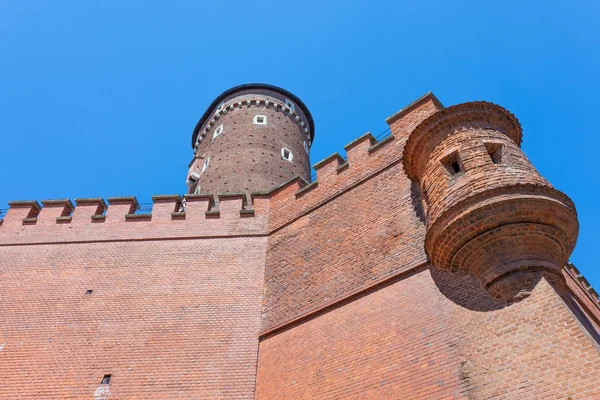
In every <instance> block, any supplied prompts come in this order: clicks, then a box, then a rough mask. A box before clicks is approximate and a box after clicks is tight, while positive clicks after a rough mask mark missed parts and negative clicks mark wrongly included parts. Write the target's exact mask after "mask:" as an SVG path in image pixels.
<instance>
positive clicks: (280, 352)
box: [0, 85, 600, 400]
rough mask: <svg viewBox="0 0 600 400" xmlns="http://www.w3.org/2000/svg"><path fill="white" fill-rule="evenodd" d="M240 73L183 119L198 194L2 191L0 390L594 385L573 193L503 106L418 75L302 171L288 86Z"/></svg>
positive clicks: (198, 391)
mask: <svg viewBox="0 0 600 400" xmlns="http://www.w3.org/2000/svg"><path fill="white" fill-rule="evenodd" d="M256 86H257V85H253V88H248V87H244V88H243V90H242V89H240V90H234V91H233V92H232V93H229V92H226V93H229V94H228V95H227V96H225V97H223V98H222V100H223V105H222V108H221V109H217V107H218V105H214V104H213V105H214V109H211V110H208V112H209V114H206V115H208V116H209V117H210V118H209V119H204V117H203V118H202V119H201V122H202V124H204V125H202V124H200V123H199V125H202V126H197V129H195V130H194V140H195V138H196V137H203V139H202V140H201V141H200V142H199V143H200V144H199V146H197V148H196V153H195V156H194V160H193V161H192V163H191V164H190V172H193V171H196V172H201V164H199V163H201V161H202V160H203V158H202V157H203V156H204V153H207V157H208V156H209V155H208V153H210V157H211V161H210V164H209V168H208V169H207V170H206V171H205V173H204V174H201V175H202V178H201V181H200V189H201V191H203V192H204V191H209V192H211V193H209V194H191V193H190V194H188V195H186V196H185V197H183V198H182V197H180V196H178V195H162V196H155V197H154V198H153V200H154V205H153V208H152V211H151V213H148V214H139V213H137V212H136V208H137V201H136V200H135V198H133V197H119V198H110V199H108V201H105V200H103V199H99V198H94V199H76V201H75V202H74V203H73V202H71V201H70V200H68V199H58V200H48V201H42V202H41V203H42V205H43V207H42V205H40V204H39V203H38V202H36V201H16V202H11V203H10V206H11V207H10V210H9V211H8V213H7V215H6V217H5V218H4V220H2V221H1V223H0V282H1V285H0V309H1V310H2V314H1V317H0V378H1V384H0V398H2V399H4V398H24V399H28V398H32V399H33V398H47V399H60V398H93V399H95V400H112V399H150V398H161V399H168V398H170V399H202V398H205V399H215V398H220V399H252V398H255V399H366V398H368V399H379V398H383V399H525V400H527V399H532V400H533V399H571V400H574V399H600V397H599V396H600V378H599V377H600V344H599V343H600V300H598V298H597V293H596V292H595V291H594V290H593V289H592V288H591V287H590V286H589V284H588V283H587V281H586V280H585V278H584V277H583V276H581V274H580V273H579V271H577V269H576V268H575V267H574V266H573V265H572V264H567V265H566V266H565V263H567V258H568V256H569V254H570V252H571V250H572V248H573V245H574V243H575V241H576V238H577V231H578V225H577V218H576V214H575V208H574V206H573V204H572V203H571V201H570V200H569V198H568V197H567V196H566V195H564V194H562V193H560V192H558V191H556V190H555V189H553V188H552V186H551V185H550V183H549V182H547V181H546V180H545V179H544V178H543V177H541V176H540V175H539V173H538V172H537V171H536V170H535V168H534V167H533V166H532V165H531V163H530V162H529V160H528V159H527V157H526V156H525V154H524V153H523V152H522V151H521V149H520V142H521V128H520V126H519V124H518V122H517V120H516V118H515V117H514V116H512V114H510V113H509V112H508V111H506V110H504V109H502V108H501V107H498V106H495V105H492V104H489V103H479V102H476V103H466V104H463V105H458V106H452V107H448V108H445V109H444V107H443V106H442V105H441V103H440V102H439V101H438V100H437V99H436V98H435V96H433V94H431V93H429V94H427V95H425V96H423V97H422V98H420V99H418V100H417V101H415V102H414V103H412V104H411V105H409V106H408V107H406V108H405V109H403V110H401V111H400V112H399V113H397V114H395V115H393V116H392V117H390V118H388V120H387V121H388V123H389V124H390V129H391V135H390V136H389V137H387V138H385V139H383V140H380V141H376V140H375V139H374V138H373V136H372V135H371V134H370V133H366V134H365V135H363V136H361V137H359V138H357V139H356V140H355V141H353V142H352V143H349V144H348V145H347V146H346V147H345V150H346V154H347V159H343V158H342V157H341V156H340V155H339V154H337V153H334V154H332V155H331V156H329V157H327V158H325V159H324V160H322V161H320V162H318V163H317V164H315V166H314V167H315V170H316V174H317V179H316V180H315V181H314V182H308V174H309V172H310V169H309V165H310V164H309V157H308V154H307V153H306V152H305V150H304V146H303V142H304V141H305V140H310V137H311V134H312V132H307V131H306V130H305V127H306V124H304V125H302V124H301V123H302V122H303V121H304V120H306V119H307V115H308V114H307V115H305V114H304V110H303V108H305V107H304V106H303V107H302V109H296V110H295V111H291V110H290V109H289V107H288V108H287V109H286V108H285V104H284V103H285V96H284V95H283V94H282V93H284V92H283V91H282V89H277V90H275V89H268V88H264V87H260V88H259V89H257V88H256ZM258 86H260V85H258ZM222 96H223V95H222ZM219 99H221V97H220V98H219ZM215 104H216V103H215ZM306 112H307V113H308V111H306ZM255 114H261V115H266V116H267V119H268V124H267V125H266V126H261V125H254V124H253V123H252V118H253V117H254V115H255ZM311 121H312V119H311ZM220 124H223V126H224V129H223V133H222V134H221V135H220V136H219V137H217V138H216V139H215V140H214V141H213V140H212V130H213V129H214V128H215V127H216V126H218V125H220ZM311 124H312V123H311ZM194 143H195V142H194ZM282 146H285V147H287V148H289V149H290V150H292V152H293V153H294V163H289V162H288V161H286V160H282V159H281V155H280V148H281V147H282ZM259 152H260V153H261V154H260V157H258V158H257V157H255V156H257V155H258V153H259ZM263 152H264V154H262V153H263ZM265 163H266V164H265ZM234 171H235V172H234ZM196 188H197V186H192V188H191V189H190V191H191V192H194V191H195V189H196ZM235 192H244V193H242V194H235ZM89 290H91V292H89V293H88V292H87V291H89ZM107 374H110V375H111V380H110V383H108V384H102V383H101V382H102V379H103V377H104V376H105V375H107Z"/></svg>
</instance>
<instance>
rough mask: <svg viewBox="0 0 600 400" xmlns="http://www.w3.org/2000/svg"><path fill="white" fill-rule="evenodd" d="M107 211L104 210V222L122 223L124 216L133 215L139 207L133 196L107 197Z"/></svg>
mask: <svg viewBox="0 0 600 400" xmlns="http://www.w3.org/2000/svg"><path fill="white" fill-rule="evenodd" d="M106 200H107V201H108V209H107V210H106V222H114V221H123V220H124V219H125V218H126V215H132V214H135V210H137V209H138V208H139V206H140V203H138V201H137V199H136V198H135V197H133V196H123V197H109V198H107V199H106Z"/></svg>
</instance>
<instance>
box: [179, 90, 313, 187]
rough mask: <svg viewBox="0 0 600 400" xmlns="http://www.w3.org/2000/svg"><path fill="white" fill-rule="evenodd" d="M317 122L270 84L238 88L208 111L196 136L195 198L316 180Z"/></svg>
mask: <svg viewBox="0 0 600 400" xmlns="http://www.w3.org/2000/svg"><path fill="white" fill-rule="evenodd" d="M313 137H314V123H313V119H312V116H311V115H310V112H309V111H308V108H307V107H306V106H305V105H304V103H303V102H302V101H301V100H300V99H299V98H297V97H296V96H294V95H293V94H292V93H290V92H288V91H287V90H284V89H281V88H278V87H275V86H271V85H265V84H248V85H241V86H237V87H234V88H232V89H229V90H227V91H226V92H224V93H222V94H221V95H220V96H218V97H217V98H216V99H215V100H214V101H213V102H212V104H211V105H210V106H209V107H208V109H207V110H206V112H205V113H204V115H203V116H202V118H200V121H198V124H197V125H196V128H195V129H194V133H193V135H192V147H193V148H194V159H193V160H192V162H191V163H190V165H189V171H188V180H187V185H188V187H189V193H211V194H220V193H250V192H265V191H269V190H271V189H273V188H275V187H277V186H279V185H281V184H282V183H284V182H286V181H288V180H290V179H292V178H293V177H295V176H299V177H302V178H303V179H305V180H306V181H310V147H311V144H312V141H313Z"/></svg>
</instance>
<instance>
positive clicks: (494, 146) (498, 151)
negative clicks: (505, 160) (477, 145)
mask: <svg viewBox="0 0 600 400" xmlns="http://www.w3.org/2000/svg"><path fill="white" fill-rule="evenodd" d="M503 148H504V146H503V145H502V143H485V149H486V150H487V152H488V154H489V155H490V158H491V159H492V162H493V163H494V164H501V163H502V150H503Z"/></svg>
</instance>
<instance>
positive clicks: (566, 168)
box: [0, 0, 600, 289]
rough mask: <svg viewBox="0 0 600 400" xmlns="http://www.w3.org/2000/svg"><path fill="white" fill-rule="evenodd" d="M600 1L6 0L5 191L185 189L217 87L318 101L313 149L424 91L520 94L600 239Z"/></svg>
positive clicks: (447, 100) (535, 132)
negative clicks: (274, 89) (278, 90)
mask: <svg viewBox="0 0 600 400" xmlns="http://www.w3.org/2000/svg"><path fill="white" fill-rule="evenodd" d="M598 15H600V3H599V2H594V1H577V2H565V1H547V0H546V1H523V0H521V1H503V2H487V1H453V2H447V1H411V2H402V1H368V2H367V1H318V2H316V1H302V2H272V1H237V0H232V1H228V2H217V1H213V2H208V1H191V0H190V1H181V0H175V1H151V0H144V1H133V0H128V1H116V0H106V1H62V0H55V1H49V0H47V1H34V0H31V1H21V0H15V1H6V0H1V1H0V35H1V37H2V40H0V94H1V96H0V132H1V133H0V135H1V136H0V137H1V140H0V148H1V149H2V152H1V155H0V171H1V173H2V175H1V176H2V180H1V186H0V208H7V202H8V201H9V200H14V199H38V200H42V199H50V198H65V197H68V198H76V197H109V196H117V195H135V196H137V197H138V199H139V200H140V201H141V202H150V196H151V195H153V194H164V193H184V192H185V189H186V187H185V178H186V171H187V165H188V162H189V161H190V159H191V156H192V150H191V147H190V135H191V133H192V129H193V128H194V125H195V124H196V122H197V120H198V119H199V118H200V116H201V115H202V113H203V112H204V110H205V107H206V106H208V105H209V104H210V102H211V101H212V100H213V99H214V97H216V96H217V95H219V94H220V93H221V92H222V91H224V90H226V89H228V88H230V87H232V86H235V85H238V84H241V83H248V82H264V83H270V84H274V85H277V86H281V87H283V88H286V89H288V90H290V91H291V92H293V93H295V94H296V95H298V96H299V97H300V98H301V99H302V100H303V101H304V102H305V103H306V104H307V106H308V107H309V109H310V110H311V112H312V114H313V117H314V119H315V125H316V139H315V143H314V146H313V150H312V161H313V162H316V161H318V160H320V159H322V158H323V157H325V156H327V155H329V154H331V153H333V152H335V151H339V152H341V153H342V154H343V146H344V145H345V144H347V143H349V142H350V141H352V140H353V139H355V138H356V137H358V136H360V135H361V134H363V133H365V132H366V131H371V132H372V133H374V134H378V133H380V132H382V131H384V130H385V129H386V128H387V125H386V124H385V121H384V120H385V118H386V117H388V116H389V115H391V114H393V113H395V112H396V111H398V110H399V109H401V108H402V107H404V106H405V105H407V104H409V103H410V102H412V101H413V100H414V99H416V98H418V97H419V96H421V95H423V94H424V93H426V92H427V91H430V90H431V91H433V92H434V93H435V94H436V95H437V97H438V98H439V99H440V100H441V101H442V103H443V104H444V105H452V104H456V103H460V102H465V101H472V100H487V101H491V102H494V103H497V104H500V105H502V106H504V107H506V108H508V109H509V110H510V111H512V112H513V113H514V114H515V115H516V116H517V117H518V118H519V120H520V122H521V124H522V126H523V129H524V141H523V149H524V151H525V152H526V154H527V155H528V156H529V158H530V159H531V160H532V162H533V163H534V165H535V166H536V167H537V169H538V170H539V171H540V172H541V174H542V175H544V176H545V177H546V178H547V179H548V180H549V181H550V182H551V183H552V184H553V185H554V186H555V187H556V188H558V189H559V190H562V191H564V192H565V193H567V194H568V195H569V196H570V197H571V198H572V199H573V200H574V202H575V204H576V206H577V210H578V213H579V219H580V224H581V230H580V237H579V242H578V244H577V247H576V249H575V252H574V253H573V256H572V260H573V262H574V263H575V265H576V266H577V267H578V268H579V269H580V270H581V271H583V273H584V274H585V275H586V276H587V277H588V279H589V280H590V281H591V282H592V284H593V285H594V287H595V288H596V289H600V271H599V270H598V268H596V258H597V255H596V253H595V250H597V249H598V248H599V247H600V246H599V245H600V243H599V241H598V239H597V237H598V232H599V231H600V213H599V212H597V206H596V204H597V203H598V198H599V197H600V190H599V189H598V187H599V186H600V185H599V183H600V178H599V176H600V174H599V173H598V168H599V166H598V161H597V154H598V149H596V146H597V140H596V137H597V134H598V127H597V124H596V122H595V117H596V116H597V106H596V95H597V93H598V89H599V86H600V83H599V82H600V80H599V78H600V76H599V75H600V72H599V71H600V52H599V51H598V50H599V48H600V46H599V45H600V24H599V23H598V21H597V18H598Z"/></svg>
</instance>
